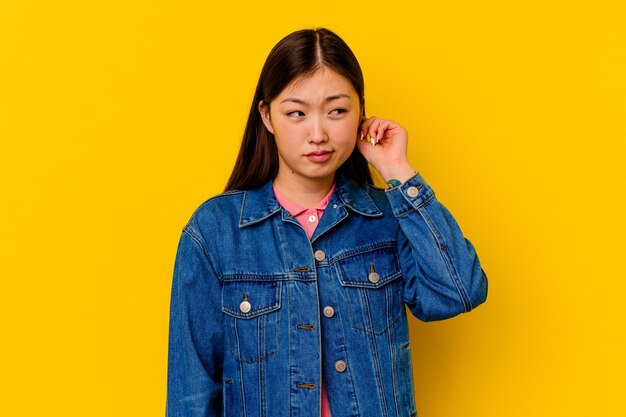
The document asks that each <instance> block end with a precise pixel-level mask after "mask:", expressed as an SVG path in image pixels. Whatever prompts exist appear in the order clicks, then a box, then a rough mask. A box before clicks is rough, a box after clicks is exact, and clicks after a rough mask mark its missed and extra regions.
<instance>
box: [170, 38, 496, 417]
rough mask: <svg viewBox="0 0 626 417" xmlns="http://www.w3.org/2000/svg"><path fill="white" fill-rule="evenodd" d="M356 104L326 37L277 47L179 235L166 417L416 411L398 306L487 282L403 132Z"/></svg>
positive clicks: (345, 70)
mask: <svg viewBox="0 0 626 417" xmlns="http://www.w3.org/2000/svg"><path fill="white" fill-rule="evenodd" d="M364 104H365V100H364V84H363V75H362V73H361V69H360V67H359V63H358V61H357V60H356V58H355V56H354V55H353V53H352V51H351V50H350V48H349V47H348V46H347V45H346V44H345V43H344V42H343V40H342V39H341V38H339V37H338V36H337V35H336V34H334V33H333V32H331V31H329V30H326V29H316V30H301V31H297V32H294V33H292V34H290V35H288V36H287V37H285V38H284V39H283V40H281V41H280V42H279V43H278V44H277V45H276V46H275V47H274V48H273V49H272V51H271V52H270V54H269V56H268V58H267V60H266V62H265V65H264V67H263V70H262V72H261V76H260V79H259V83H258V86H257V89H256V93H255V96H254V100H253V103H252V108H251V109H250V115H249V117H248V123H247V126H246V130H245V133H244V138H243V142H242V145H241V150H240V152H239V156H238V159H237V162H236V164H235V168H234V170H233V173H232V175H231V177H230V180H229V181H228V185H227V187H226V192H224V193H223V194H220V195H218V196H216V197H213V198H211V199H209V200H208V201H206V202H205V203H204V204H202V205H201V206H200V207H199V208H198V209H197V210H196V211H195V212H194V213H193V215H192V217H191V219H190V220H189V222H188V223H187V225H186V226H185V227H184V228H183V233H182V236H181V239H180V243H179V246H178V253H177V257H176V263H175V267H174V278H173V288H172V296H171V314H170V334H169V364H168V365H169V367H168V388H167V390H168V391H167V412H166V413H167V415H168V416H169V417H175V416H176V417H179V416H198V417H199V416H215V417H217V416H226V417H228V416H241V417H243V416H246V417H258V416H269V417H296V416H297V417H305V416H306V417H320V415H322V416H330V415H332V417H348V416H351V417H356V416H362V417H381V416H386V417H400V416H402V417H410V416H415V415H416V412H415V405H414V398H413V375H412V368H411V353H410V348H409V334H408V327H407V316H406V312H405V305H406V306H408V308H409V310H410V311H411V313H412V314H414V315H415V316H416V317H418V318H419V319H421V320H424V321H429V320H442V319H446V318H449V317H453V316H455V315H457V314H459V313H463V312H467V311H470V310H471V309H472V308H474V307H476V306H478V305H479V304H481V303H482V302H484V301H485V299H486V296H487V278H486V276H485V274H484V272H483V270H482V268H481V266H480V262H479V260H478V257H477V255H476V252H475V251H474V247H473V246H472V244H471V243H470V242H469V241H468V240H467V239H465V238H464V236H463V234H462V233H461V230H460V229H459V226H458V225H457V223H456V221H455V220H454V218H453V217H452V215H451V214H450V213H449V212H448V211H447V210H446V208H445V207H444V206H443V205H441V203H439V202H438V201H437V199H436V197H435V194H434V192H433V190H432V188H431V187H430V186H429V185H428V184H427V183H426V182H425V181H424V179H423V178H422V176H421V175H420V174H419V173H417V172H416V170H415V169H414V168H413V167H412V166H411V164H410V163H409V161H408V159H407V155H406V149H407V137H408V135H407V132H406V131H405V129H404V128H402V127H401V126H400V125H398V124H397V123H394V122H392V121H390V120H383V119H379V118H377V117H365V110H364V108H365V107H364ZM368 163H369V164H370V165H371V166H373V167H374V169H376V170H377V171H378V173H379V174H380V176H382V178H383V179H384V180H385V181H386V182H387V183H388V184H389V187H388V188H386V189H380V188H376V187H374V186H373V185H372V177H371V175H370V171H369V167H368Z"/></svg>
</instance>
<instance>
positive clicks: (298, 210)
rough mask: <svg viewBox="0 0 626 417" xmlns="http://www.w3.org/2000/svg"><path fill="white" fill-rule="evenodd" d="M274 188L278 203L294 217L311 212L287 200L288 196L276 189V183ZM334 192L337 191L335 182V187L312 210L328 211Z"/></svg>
mask: <svg viewBox="0 0 626 417" xmlns="http://www.w3.org/2000/svg"><path fill="white" fill-rule="evenodd" d="M272 186H273V188H274V195H275V196H276V201H278V203H279V204H280V205H281V206H283V207H284V208H285V210H287V211H288V212H289V213H291V215H292V216H298V215H299V214H302V213H303V212H305V211H307V210H309V209H307V208H305V207H300V206H299V205H298V204H296V203H294V202H293V201H291V200H290V199H289V198H287V196H285V195H284V194H283V193H281V192H280V191H279V190H278V188H276V185H274V183H272ZM333 191H335V182H334V181H333V185H332V186H331V187H330V190H329V191H328V193H327V194H326V195H325V196H324V198H322V199H321V200H320V201H319V203H317V204H316V205H315V207H312V208H311V209H314V210H321V211H324V210H325V209H326V206H327V205H328V201H329V200H330V197H331V196H332V195H333Z"/></svg>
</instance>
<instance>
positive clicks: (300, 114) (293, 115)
mask: <svg viewBox="0 0 626 417" xmlns="http://www.w3.org/2000/svg"><path fill="white" fill-rule="evenodd" d="M287 116H291V117H303V116H304V112H301V111H300V110H295V111H292V112H289V113H287Z"/></svg>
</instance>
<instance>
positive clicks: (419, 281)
mask: <svg viewBox="0 0 626 417" xmlns="http://www.w3.org/2000/svg"><path fill="white" fill-rule="evenodd" d="M386 193H387V198H388V200H389V202H390V204H391V208H392V210H393V214H394V216H395V217H396V218H397V219H398V222H399V224H400V228H399V232H398V237H397V242H398V256H399V260H400V266H401V268H402V270H403V275H404V301H405V303H406V304H407V306H408V307H409V309H410V310H411V312H412V314H413V315H414V316H415V317H417V318H419V319H420V320H422V321H433V320H443V319H447V318H450V317H453V316H456V315H458V314H460V313H464V312H468V311H470V310H471V309H473V308H475V307H476V306H478V305H479V304H482V303H483V302H484V301H485V300H486V298H487V276H486V275H485V272H484V271H483V270H482V268H481V266H480V261H479V259H478V255H477V254H476V251H475V250H474V246H473V245H472V244H471V242H470V241H469V240H467V239H466V238H465V237H464V236H463V234H462V233H461V229H460V228H459V225H458V224H457V222H456V220H455V219H454V218H453V217H452V214H450V212H449V211H448V210H447V209H446V208H445V207H444V206H443V205H442V204H440V203H439V202H438V201H437V199H436V197H435V193H434V191H433V190H432V188H431V187H430V186H429V185H428V184H426V182H425V181H424V179H423V178H422V177H421V175H420V174H419V173H416V174H415V175H414V176H413V177H411V178H410V179H408V180H407V181H406V182H405V183H404V184H402V185H401V186H399V187H397V188H393V189H390V190H387V191H386Z"/></svg>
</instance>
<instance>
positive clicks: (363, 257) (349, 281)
mask: <svg viewBox="0 0 626 417" xmlns="http://www.w3.org/2000/svg"><path fill="white" fill-rule="evenodd" d="M337 265H338V267H339V279H340V281H341V285H343V286H346V287H362V288H380V287H382V286H384V285H385V284H387V283H389V282H391V281H393V280H395V279H396V278H399V277H401V276H402V271H401V269H400V266H399V265H398V258H397V255H396V250H395V247H387V248H382V249H375V250H372V251H368V252H363V253H359V254H357V255H353V256H350V257H347V258H345V259H342V260H340V261H338V262H337ZM372 274H376V275H372Z"/></svg>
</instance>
